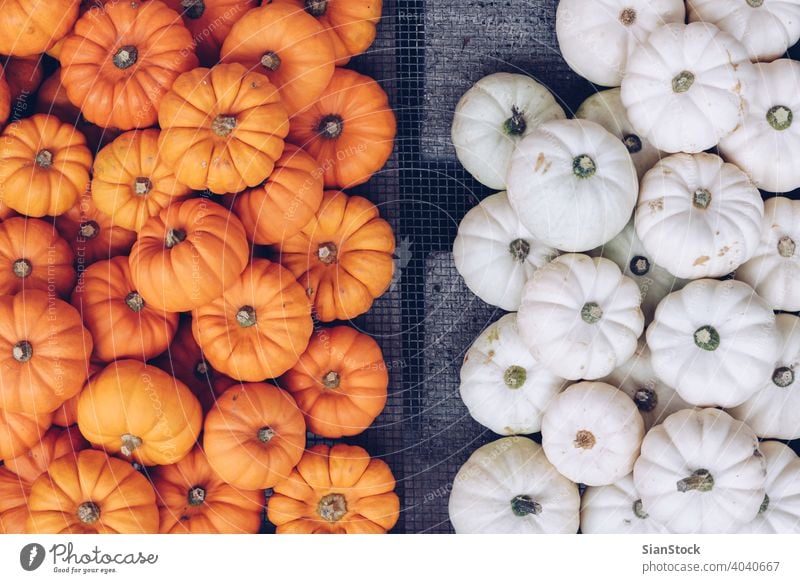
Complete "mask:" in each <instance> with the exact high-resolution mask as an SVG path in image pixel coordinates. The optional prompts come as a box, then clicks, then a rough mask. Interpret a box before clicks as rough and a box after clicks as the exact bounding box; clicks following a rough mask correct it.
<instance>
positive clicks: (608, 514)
mask: <svg viewBox="0 0 800 583" xmlns="http://www.w3.org/2000/svg"><path fill="white" fill-rule="evenodd" d="M581 532H582V533H583V534H668V533H669V530H667V528H666V527H665V526H664V525H663V524H661V523H660V522H657V521H656V520H654V519H653V517H652V516H650V515H649V514H648V513H647V509H646V508H645V507H644V506H643V505H642V499H641V498H640V497H639V493H638V492H637V491H636V486H635V485H634V483H633V474H628V475H627V476H625V477H624V478H622V479H620V480H617V481H616V482H614V483H613V484H609V485H608V486H590V487H588V488H586V491H585V492H584V493H583V496H582V497H581Z"/></svg>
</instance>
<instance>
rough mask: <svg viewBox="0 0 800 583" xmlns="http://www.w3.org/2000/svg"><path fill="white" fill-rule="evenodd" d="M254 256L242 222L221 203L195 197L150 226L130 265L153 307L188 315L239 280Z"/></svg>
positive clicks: (165, 212)
mask: <svg viewBox="0 0 800 583" xmlns="http://www.w3.org/2000/svg"><path fill="white" fill-rule="evenodd" d="M249 254H250V250H249V247H248V244H247V236H246V235H245V232H244V227H243V226H242V223H241V222H240V221H239V219H237V218H236V216H235V215H233V214H232V213H231V212H230V211H228V210H227V209H226V208H224V207H222V206H220V205H218V204H216V203H213V202H211V201H209V200H207V199H204V198H193V199H189V200H186V201H183V202H180V203H178V204H174V205H171V206H168V207H167V208H165V209H163V210H162V211H161V212H160V213H159V214H158V215H157V216H155V217H151V218H150V219H148V220H147V222H145V224H144V226H142V228H141V230H140V231H139V237H138V239H137V241H136V244H135V245H134V246H133V249H132V250H131V254H130V265H131V272H132V276H133V282H134V284H135V286H136V289H137V290H138V291H139V293H140V294H141V295H142V297H143V298H144V300H145V301H146V302H147V303H148V304H150V305H151V306H152V307H154V308H156V309H159V310H166V311H168V312H185V311H188V310H191V309H192V308H195V307H198V306H202V305H204V304H207V303H208V302H210V301H212V300H214V299H216V298H218V297H219V296H220V295H221V294H222V292H223V291H224V290H225V289H226V288H228V287H230V286H232V285H234V284H235V283H236V282H237V281H239V275H240V274H241V273H242V271H243V270H244V268H245V266H246V265H247V259H248V257H249Z"/></svg>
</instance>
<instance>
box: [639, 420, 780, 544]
mask: <svg viewBox="0 0 800 583" xmlns="http://www.w3.org/2000/svg"><path fill="white" fill-rule="evenodd" d="M633 480H634V483H635V485H636V489H637V490H638V492H639V495H640V496H641V498H642V505H643V506H644V508H647V512H648V514H650V516H652V517H653V518H654V519H655V520H657V521H659V522H661V523H662V524H664V525H665V526H666V527H667V528H668V529H669V530H670V531H672V532H675V533H679V534H688V533H732V532H736V530H737V529H738V528H740V527H741V526H742V525H743V524H745V523H747V522H750V521H751V520H753V518H755V517H756V515H757V514H758V509H759V508H760V506H761V502H762V501H763V500H764V494H765V491H764V485H765V480H766V467H765V464H764V456H763V455H762V454H761V452H760V451H759V449H758V438H757V437H756V435H755V433H753V431H752V429H750V428H749V427H747V425H745V424H744V423H742V422H741V421H737V420H735V419H734V418H733V417H731V416H730V415H728V414H727V413H725V412H724V411H721V410H719V409H702V410H685V411H679V412H677V413H673V414H672V415H670V416H669V417H667V418H666V419H665V420H664V423H662V424H661V425H656V426H655V427H653V428H652V429H651V430H650V431H649V432H648V433H647V435H646V436H645V438H644V441H643V442H642V454H641V456H640V457H639V459H638V460H637V461H636V465H635V466H634V469H633Z"/></svg>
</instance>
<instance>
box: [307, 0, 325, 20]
mask: <svg viewBox="0 0 800 583" xmlns="http://www.w3.org/2000/svg"><path fill="white" fill-rule="evenodd" d="M327 11H328V0H306V12H308V13H309V14H310V15H311V16H316V17H320V16H324V15H325V13H326V12H327Z"/></svg>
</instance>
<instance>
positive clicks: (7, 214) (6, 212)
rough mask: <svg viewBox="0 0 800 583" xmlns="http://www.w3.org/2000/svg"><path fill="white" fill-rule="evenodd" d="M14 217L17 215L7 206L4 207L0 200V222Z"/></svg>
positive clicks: (4, 204)
mask: <svg viewBox="0 0 800 583" xmlns="http://www.w3.org/2000/svg"><path fill="white" fill-rule="evenodd" d="M16 216H17V213H16V212H14V209H11V208H9V207H8V205H6V203H4V202H3V201H2V200H0V222H2V221H6V220H8V219H10V218H11V217H16Z"/></svg>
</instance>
